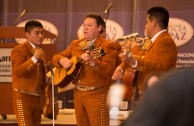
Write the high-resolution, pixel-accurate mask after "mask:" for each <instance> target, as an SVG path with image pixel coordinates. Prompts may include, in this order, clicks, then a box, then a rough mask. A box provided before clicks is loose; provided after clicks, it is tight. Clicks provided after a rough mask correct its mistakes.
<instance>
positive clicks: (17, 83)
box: [11, 20, 46, 126]
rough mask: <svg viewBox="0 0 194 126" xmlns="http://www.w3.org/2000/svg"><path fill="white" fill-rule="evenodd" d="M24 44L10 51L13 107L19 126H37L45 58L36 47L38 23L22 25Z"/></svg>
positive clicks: (40, 32) (40, 31)
mask: <svg viewBox="0 0 194 126" xmlns="http://www.w3.org/2000/svg"><path fill="white" fill-rule="evenodd" d="M25 36H26V39H27V41H26V42H25V43H23V44H21V45H18V46H16V47H15V48H14V49H13V50H12V52H11V62H12V87H13V108H14V111H15V114H16V118H17V121H18V125H19V126H24V125H25V126H40V123H41V114H42V107H43V103H44V102H43V100H42V98H43V96H44V89H45V86H46V81H45V80H46V78H45V73H46V57H45V53H44V51H43V50H42V49H41V48H40V46H41V44H42V42H43V39H44V29H43V26H42V24H41V23H40V22H38V21H35V20H30V21H28V22H27V23H26V24H25Z"/></svg>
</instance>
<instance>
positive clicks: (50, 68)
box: [46, 61, 54, 75]
mask: <svg viewBox="0 0 194 126" xmlns="http://www.w3.org/2000/svg"><path fill="white" fill-rule="evenodd" d="M46 66H47V69H48V70H49V71H51V74H52V75H54V72H53V68H54V66H53V64H52V63H51V61H49V62H47V65H46Z"/></svg>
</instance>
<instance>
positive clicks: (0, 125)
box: [0, 109, 130, 126]
mask: <svg viewBox="0 0 194 126" xmlns="http://www.w3.org/2000/svg"><path fill="white" fill-rule="evenodd" d="M129 113H130V112H128V111H125V112H120V114H119V121H116V120H114V119H112V120H110V126H118V125H119V124H120V123H121V122H122V121H123V120H124V119H125V118H127V116H128V114H129ZM41 124H42V126H52V125H53V124H54V125H55V126H76V119H75V110H74V109H60V110H59V115H58V116H57V119H56V120H52V119H48V118H45V117H44V116H43V115H42V121H41ZM0 126H17V121H16V116H15V115H7V119H6V120H2V118H0Z"/></svg>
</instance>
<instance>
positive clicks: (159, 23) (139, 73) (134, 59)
mask: <svg viewBox="0 0 194 126" xmlns="http://www.w3.org/2000/svg"><path fill="white" fill-rule="evenodd" d="M168 21H169V13H168V11H167V10H166V9H165V8H163V7H153V8H150V9H149V10H148V12H147V23H146V25H145V33H146V36H147V37H148V40H147V41H145V43H144V45H143V47H142V48H139V47H138V46H136V45H135V43H134V44H132V43H131V42H129V43H127V44H126V46H125V47H126V48H125V50H126V51H125V52H128V53H121V54H120V58H121V60H122V61H123V63H122V64H121V65H120V66H118V67H117V68H116V70H115V72H114V74H113V76H112V79H114V80H117V79H121V78H122V76H123V72H124V70H125V68H127V67H130V68H132V69H134V70H135V71H136V72H135V73H136V74H135V75H136V76H135V77H134V79H135V83H134V87H135V88H136V89H137V90H138V95H142V94H143V92H144V88H145V85H144V81H145V78H146V76H147V75H148V74H150V73H151V72H154V71H158V72H166V71H168V70H171V69H174V68H175V67H176V59H177V48H176V45H175V42H174V40H173V39H172V38H171V36H170V35H169V34H168V31H167V28H168Z"/></svg>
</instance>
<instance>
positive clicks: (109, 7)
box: [104, 3, 113, 14]
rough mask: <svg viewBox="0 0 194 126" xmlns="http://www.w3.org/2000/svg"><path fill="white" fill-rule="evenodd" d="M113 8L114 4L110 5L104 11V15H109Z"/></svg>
mask: <svg viewBox="0 0 194 126" xmlns="http://www.w3.org/2000/svg"><path fill="white" fill-rule="evenodd" d="M112 6H113V3H110V4H109V5H108V7H107V8H106V10H105V11H104V13H105V14H106V13H108V12H109V10H110V9H111V7H112Z"/></svg>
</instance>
